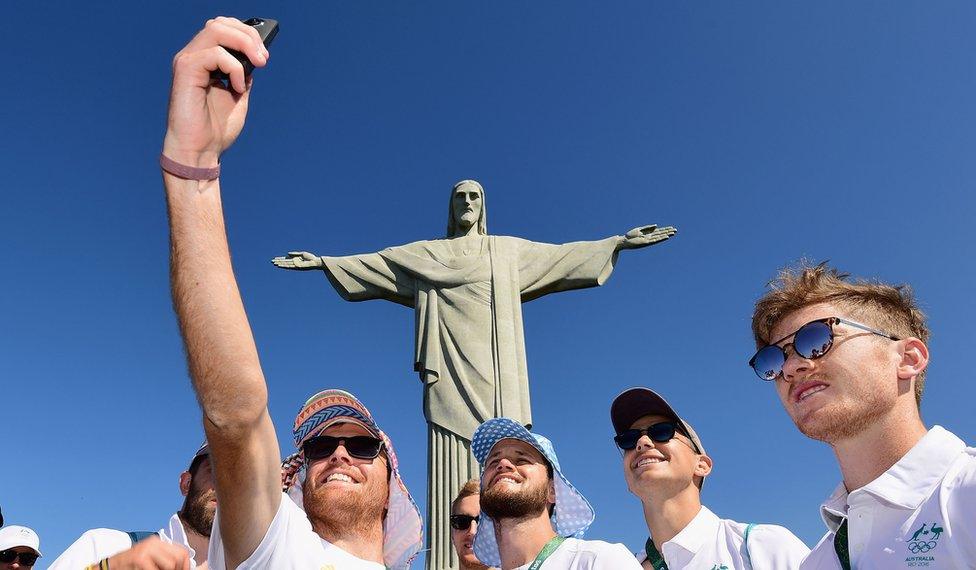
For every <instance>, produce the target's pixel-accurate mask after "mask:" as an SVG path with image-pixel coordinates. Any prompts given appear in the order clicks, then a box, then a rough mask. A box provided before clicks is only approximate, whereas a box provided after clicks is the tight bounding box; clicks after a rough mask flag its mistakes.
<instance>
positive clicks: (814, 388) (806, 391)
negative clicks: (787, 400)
mask: <svg viewBox="0 0 976 570" xmlns="http://www.w3.org/2000/svg"><path fill="white" fill-rule="evenodd" d="M826 389H827V384H820V383H817V384H812V385H810V386H807V387H805V388H803V389H802V390H800V391H798V392H797V393H796V396H795V397H794V398H793V403H794V404H799V403H800V402H803V401H804V400H806V399H807V398H809V397H810V396H812V395H814V394H816V393H817V392H823V391H824V390H826Z"/></svg>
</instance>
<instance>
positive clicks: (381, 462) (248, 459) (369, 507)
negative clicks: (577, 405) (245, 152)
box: [160, 17, 422, 570]
mask: <svg viewBox="0 0 976 570" xmlns="http://www.w3.org/2000/svg"><path fill="white" fill-rule="evenodd" d="M228 50H236V51H237V52H240V54H242V55H241V57H246V58H248V59H249V60H250V61H251V62H252V63H253V64H254V65H255V67H258V68H260V67H263V66H264V65H265V64H266V63H267V61H268V56H269V53H268V51H267V49H266V48H265V47H264V45H263V43H262V41H261V38H260V35H259V34H258V32H257V31H256V30H255V29H254V28H253V27H251V26H247V25H245V24H244V23H242V22H240V21H239V20H236V19H234V18H223V17H220V18H215V19H213V20H210V21H208V22H207V24H206V26H205V27H204V29H203V30H201V31H200V32H199V33H198V34H197V35H196V36H195V37H194V38H193V39H192V40H190V42H189V43H188V44H187V45H186V46H185V47H184V48H183V49H182V50H181V51H180V52H179V53H178V54H177V55H176V57H175V58H174V59H173V82H172V90H171V93H170V106H169V120H168V123H167V127H168V128H167V131H166V136H165V139H164V141H163V152H162V155H161V156H160V166H161V167H162V168H163V183H164V186H165V188H166V197H167V204H168V206H169V225H170V243H171V248H170V249H171V260H170V261H171V280H172V283H171V285H172V294H173V306H174V308H175V310H176V314H177V317H178V319H179V324H180V331H181V333H182V335H183V340H184V343H185V346H186V354H187V360H188V363H189V369H190V376H191V378H192V380H193V387H194V390H195V391H196V394H197V399H198V401H199V402H200V405H201V407H202V409H203V418H204V421H203V423H204V430H205V431H206V434H207V441H209V442H210V449H211V454H212V456H213V460H214V471H215V475H216V489H217V497H218V501H219V505H220V507H219V509H218V511H217V515H216V517H215V520H214V526H213V535H212V540H211V544H210V557H209V562H210V566H211V567H212V568H215V569H218V570H222V569H223V568H225V567H226V568H261V569H265V568H274V569H275V570H279V569H287V568H302V569H305V568H317V569H322V568H332V567H335V568H343V569H347V568H348V569H360V568H361V569H367V568H368V569H377V570H382V569H383V568H384V565H385V566H389V567H392V568H398V569H399V568H406V567H407V566H409V564H410V560H411V559H412V558H413V557H414V556H415V555H416V553H417V552H418V551H419V550H420V541H421V534H422V524H421V521H420V513H419V511H418V510H417V508H416V505H414V503H413V501H412V499H411V498H410V495H409V494H408V493H407V491H406V488H405V487H404V486H403V484H402V481H401V480H400V476H399V472H398V469H397V461H396V455H395V453H394V452H393V447H392V445H390V442H389V439H387V438H386V437H385V435H383V433H382V432H381V431H380V430H379V429H378V428H377V427H376V424H375V423H374V422H373V420H372V417H371V416H370V414H369V412H368V411H366V408H365V407H364V406H363V405H362V404H361V403H360V402H359V401H358V400H356V399H355V398H354V397H352V396H351V395H350V394H347V393H345V392H339V391H328V392H323V393H320V394H318V395H316V396H314V397H313V398H311V399H310V400H309V401H308V402H307V403H306V405H305V406H304V408H303V409H302V411H301V413H299V416H298V418H297V419H296V422H295V432H294V433H295V443H296V445H297V446H298V447H299V452H298V454H296V455H295V456H293V457H292V458H291V459H290V460H289V461H288V462H287V463H286V468H285V475H286V479H285V486H286V491H287V493H288V494H284V493H282V468H281V459H280V457H281V456H280V450H279V447H278V438H277V435H276V433H275V428H274V425H273V424H272V422H271V415H270V413H269V411H268V387H267V384H266V382H265V379H264V373H263V371H262V369H261V363H260V361H259V358H258V352H257V349H256V347H255V345H254V338H253V334H252V332H251V328H250V325H249V324H248V320H247V315H246V314H245V312H244V306H243V302H242V300H241V297H240V292H239V290H238V288H237V281H236V279H235V277H234V272H233V268H232V266H231V258H230V251H229V247H228V244H227V236H226V232H225V230H224V217H223V210H222V206H221V189H220V181H219V178H218V176H219V166H218V164H219V159H220V155H221V153H222V152H223V151H224V150H226V149H227V148H228V147H229V146H230V145H231V144H232V143H233V142H234V140H235V139H236V138H237V136H238V135H239V134H240V132H241V129H242V128H243V126H244V119H245V117H246V114H247V105H248V96H249V94H250V87H251V81H252V79H253V76H252V77H250V78H246V77H245V73H244V68H243V66H242V65H241V63H240V61H238V60H237V59H236V58H235V57H234V56H232V55H231V54H230V53H229V52H228ZM215 70H220V71H222V72H224V73H226V74H227V76H228V77H229V79H228V83H227V84H226V85H225V84H224V83H222V82H221V81H219V80H214V79H213V78H212V77H211V72H213V71H215ZM337 417H341V418H343V421H334V420H336V418H337ZM303 507H304V509H305V510H302V508H303Z"/></svg>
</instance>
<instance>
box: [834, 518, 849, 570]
mask: <svg viewBox="0 0 976 570" xmlns="http://www.w3.org/2000/svg"><path fill="white" fill-rule="evenodd" d="M834 552H836V553H837V560H839V561H840V567H841V568H843V569H844V570H851V552H850V550H849V544H848V542H847V519H844V522H842V523H840V528H838V529H837V533H836V534H834Z"/></svg>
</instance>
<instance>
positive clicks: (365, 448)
mask: <svg viewBox="0 0 976 570" xmlns="http://www.w3.org/2000/svg"><path fill="white" fill-rule="evenodd" d="M339 445H343V446H345V448H346V453H348V454H349V455H351V456H352V457H355V458H357V459H376V457H377V456H379V454H380V451H381V450H382V449H383V440H381V439H377V438H375V437H370V436H368V435H353V436H348V437H333V436H331V435H319V436H316V437H313V438H311V439H309V440H308V441H306V442H305V443H304V444H302V451H303V452H304V453H305V461H306V462H309V461H317V460H319V459H325V458H326V457H329V456H331V455H332V454H333V453H335V451H336V449H338V448H339Z"/></svg>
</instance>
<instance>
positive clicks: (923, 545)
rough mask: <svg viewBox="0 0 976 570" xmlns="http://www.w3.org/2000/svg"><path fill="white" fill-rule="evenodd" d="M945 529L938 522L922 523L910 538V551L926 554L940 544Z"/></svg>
mask: <svg viewBox="0 0 976 570" xmlns="http://www.w3.org/2000/svg"><path fill="white" fill-rule="evenodd" d="M944 530H945V529H944V528H942V527H941V526H939V524H938V523H931V524H929V523H922V526H920V527H918V530H916V531H915V532H914V533H913V534H912V536H911V538H909V539H908V551H909V552H911V553H912V554H925V553H926V552H928V551H930V550H932V549H933V548H935V547H936V546H938V545H939V538H940V537H941V536H942V532H943V531H944Z"/></svg>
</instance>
